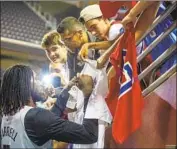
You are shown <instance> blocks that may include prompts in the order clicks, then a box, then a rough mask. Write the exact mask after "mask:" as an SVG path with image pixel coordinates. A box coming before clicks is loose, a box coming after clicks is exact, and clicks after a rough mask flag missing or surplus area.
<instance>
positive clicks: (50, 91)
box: [45, 84, 55, 97]
mask: <svg viewBox="0 0 177 149" xmlns="http://www.w3.org/2000/svg"><path fill="white" fill-rule="evenodd" d="M45 92H46V94H47V96H49V97H52V96H54V95H55V88H54V87H53V85H52V84H49V85H48V86H47V87H46V88H45Z"/></svg>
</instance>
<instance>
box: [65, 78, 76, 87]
mask: <svg viewBox="0 0 177 149" xmlns="http://www.w3.org/2000/svg"><path fill="white" fill-rule="evenodd" d="M77 82H78V78H77V77H76V76H75V77H73V78H72V79H71V81H69V83H68V85H67V86H66V88H68V89H71V87H72V86H74V85H76V84H77Z"/></svg>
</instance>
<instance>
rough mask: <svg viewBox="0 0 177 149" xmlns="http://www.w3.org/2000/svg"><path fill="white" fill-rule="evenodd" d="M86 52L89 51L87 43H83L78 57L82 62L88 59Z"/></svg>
mask: <svg viewBox="0 0 177 149" xmlns="http://www.w3.org/2000/svg"><path fill="white" fill-rule="evenodd" d="M88 51H89V49H88V43H85V44H84V45H83V46H82V48H81V50H80V52H79V57H80V59H81V60H82V61H84V59H86V58H88Z"/></svg>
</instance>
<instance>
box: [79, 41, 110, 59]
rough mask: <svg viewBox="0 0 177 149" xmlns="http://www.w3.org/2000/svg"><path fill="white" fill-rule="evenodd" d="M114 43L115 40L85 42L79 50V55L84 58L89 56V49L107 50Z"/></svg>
mask: <svg viewBox="0 0 177 149" xmlns="http://www.w3.org/2000/svg"><path fill="white" fill-rule="evenodd" d="M112 43H113V41H100V42H90V43H85V44H84V45H83V46H82V48H81V50H80V52H79V56H80V58H81V59H82V60H83V59H84V58H86V57H87V56H88V50H89V49H97V50H100V49H101V50H106V49H108V48H109V47H110V46H111V45H112Z"/></svg>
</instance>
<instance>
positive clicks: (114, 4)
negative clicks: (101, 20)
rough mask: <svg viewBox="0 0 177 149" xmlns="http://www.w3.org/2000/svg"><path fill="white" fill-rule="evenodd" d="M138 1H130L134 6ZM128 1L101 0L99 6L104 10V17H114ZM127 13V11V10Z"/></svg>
mask: <svg viewBox="0 0 177 149" xmlns="http://www.w3.org/2000/svg"><path fill="white" fill-rule="evenodd" d="M136 3H137V2H136V1H134V0H133V1H129V4H130V5H131V6H132V8H133V7H134V6H135V5H136ZM127 4H128V2H126V1H102V0H100V1H99V6H100V9H101V11H102V14H103V17H105V18H112V17H115V15H116V14H117V13H118V11H119V10H120V9H121V8H122V7H123V6H124V7H125V6H126V5H127ZM126 14H127V12H126Z"/></svg>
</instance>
